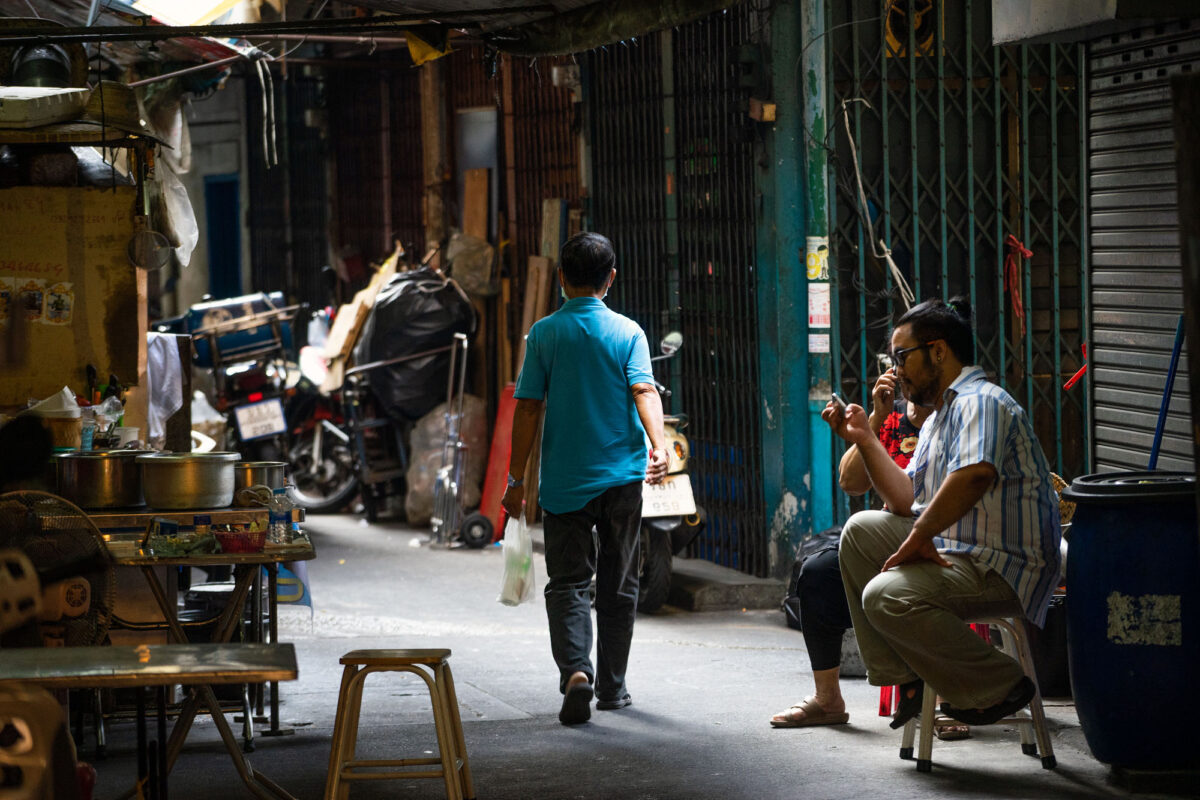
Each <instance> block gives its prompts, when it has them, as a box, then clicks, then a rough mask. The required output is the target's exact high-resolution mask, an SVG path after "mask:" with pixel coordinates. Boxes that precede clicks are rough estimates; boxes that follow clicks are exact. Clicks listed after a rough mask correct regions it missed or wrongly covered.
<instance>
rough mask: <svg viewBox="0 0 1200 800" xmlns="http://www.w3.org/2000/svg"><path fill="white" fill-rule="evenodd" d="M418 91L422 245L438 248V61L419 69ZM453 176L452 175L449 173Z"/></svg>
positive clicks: (442, 121)
mask: <svg viewBox="0 0 1200 800" xmlns="http://www.w3.org/2000/svg"><path fill="white" fill-rule="evenodd" d="M418 69H419V70H420V73H421V74H420V91H421V172H422V174H423V176H424V179H425V197H424V202H423V204H422V208H423V210H424V217H425V219H424V223H425V242H426V243H427V244H429V245H430V246H435V245H439V244H441V243H442V242H444V241H445V239H446V197H445V190H446V178H447V174H446V164H447V163H448V161H449V153H448V152H447V145H446V142H447V137H446V128H447V125H446V73H445V70H444V68H443V66H442V62H441V60H440V59H439V60H436V61H427V62H425V63H424V64H422V65H421V66H420V67H418ZM451 174H452V173H451Z"/></svg>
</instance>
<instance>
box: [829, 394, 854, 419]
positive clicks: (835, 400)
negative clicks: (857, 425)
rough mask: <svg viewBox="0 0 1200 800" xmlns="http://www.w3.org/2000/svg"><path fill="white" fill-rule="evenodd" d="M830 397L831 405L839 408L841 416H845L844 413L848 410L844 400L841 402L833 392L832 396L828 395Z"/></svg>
mask: <svg viewBox="0 0 1200 800" xmlns="http://www.w3.org/2000/svg"><path fill="white" fill-rule="evenodd" d="M830 397H832V398H833V404H834V405H835V406H837V407H838V408H840V409H841V410H842V413H843V414H845V413H846V412H847V411H848V410H849V409H848V408H847V407H846V401H845V400H843V399H842V398H840V397H838V393H837V392H834V393H833V394H831V395H830Z"/></svg>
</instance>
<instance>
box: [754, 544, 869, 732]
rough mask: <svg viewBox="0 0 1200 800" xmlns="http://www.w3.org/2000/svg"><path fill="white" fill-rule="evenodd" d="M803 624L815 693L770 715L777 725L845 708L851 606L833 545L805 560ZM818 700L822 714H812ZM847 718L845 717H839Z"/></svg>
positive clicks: (801, 600)
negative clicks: (845, 649)
mask: <svg viewBox="0 0 1200 800" xmlns="http://www.w3.org/2000/svg"><path fill="white" fill-rule="evenodd" d="M799 590H800V624H801V626H803V630H802V632H803V634H804V645H805V647H806V648H807V649H808V660H809V662H810V664H811V666H812V670H813V683H814V684H815V685H816V693H815V694H814V695H813V696H812V697H811V698H805V699H804V700H803V701H801V702H800V703H797V704H796V705H794V706H792V707H791V708H789V709H787V710H786V711H781V712H779V713H778V714H776V715H775V716H773V717H771V723H772V724H773V725H775V726H776V727H786V726H788V725H789V724H791V725H795V724H798V723H801V722H803V721H805V720H808V721H809V722H810V723H811V722H812V721H813V720H814V718H815V717H821V718H822V719H828V718H829V715H834V716H840V715H842V714H844V712H845V711H846V701H845V700H844V699H843V698H842V688H841V683H840V681H839V678H840V673H841V662H842V636H843V634H845V632H846V629H847V628H849V627H850V610H849V608H847V606H846V592H845V590H844V589H843V588H842V575H841V572H840V570H839V568H838V551H837V548H836V547H831V548H830V549H828V550H824V551H821V552H818V553H814V554H813V555H811V556H809V557H808V558H807V559H805V561H804V566H803V568H802V569H801V572H800V581H799ZM813 703H815V704H816V706H817V707H818V710H819V712H821V713H820V714H815V715H814V714H811V713H810V711H812V704H813ZM840 721H844V720H840Z"/></svg>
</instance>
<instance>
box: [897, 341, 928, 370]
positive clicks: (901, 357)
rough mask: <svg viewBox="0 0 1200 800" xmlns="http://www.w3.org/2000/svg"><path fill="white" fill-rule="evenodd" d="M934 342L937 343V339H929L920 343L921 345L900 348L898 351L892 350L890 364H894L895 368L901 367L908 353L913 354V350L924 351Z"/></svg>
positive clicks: (906, 359)
mask: <svg viewBox="0 0 1200 800" xmlns="http://www.w3.org/2000/svg"><path fill="white" fill-rule="evenodd" d="M936 341H937V339H931V340H930V341H928V342H922V343H921V344H915V345H913V346H912V347H901V348H900V349H899V350H893V351H892V352H891V356H892V363H894V364H895V365H896V366H897V367H903V366H904V362H905V361H908V354H909V353H911V352H913V351H914V350H926V349H928V347H929V345H931V344H933V343H934V342H936Z"/></svg>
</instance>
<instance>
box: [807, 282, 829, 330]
mask: <svg viewBox="0 0 1200 800" xmlns="http://www.w3.org/2000/svg"><path fill="white" fill-rule="evenodd" d="M829 325H830V312H829V283H828V282H826V281H817V282H815V283H810V284H809V285H808V327H810V328H828V327H829Z"/></svg>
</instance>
